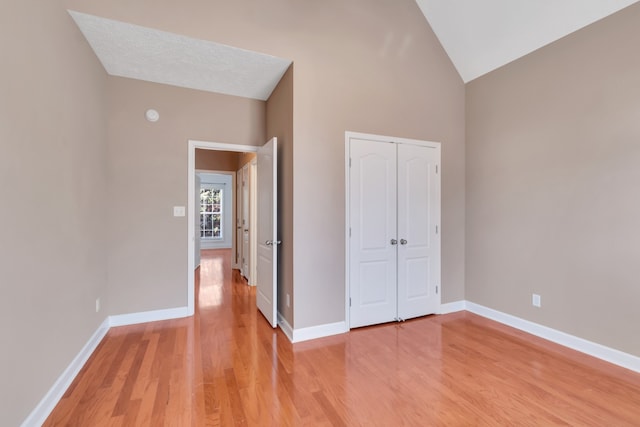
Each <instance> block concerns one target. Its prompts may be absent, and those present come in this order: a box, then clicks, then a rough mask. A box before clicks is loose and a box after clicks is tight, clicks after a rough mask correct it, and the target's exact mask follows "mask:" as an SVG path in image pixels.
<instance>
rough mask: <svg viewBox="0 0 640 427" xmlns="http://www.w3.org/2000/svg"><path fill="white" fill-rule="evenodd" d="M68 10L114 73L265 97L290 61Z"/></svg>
mask: <svg viewBox="0 0 640 427" xmlns="http://www.w3.org/2000/svg"><path fill="white" fill-rule="evenodd" d="M69 13H70V14H71V16H72V17H73V19H74V20H75V22H76V24H77V25H78V27H79V28H80V31H82V33H83V34H84V36H85V38H86V39H87V41H88V42H89V44H90V45H91V48H92V49H93V51H94V52H95V53H96V55H97V56H98V58H99V59H100V62H101V63H102V66H103V67H104V68H105V70H106V71H107V73H109V74H110V75H113V76H120V77H128V78H132V79H138V80H146V81H150V82H155V83H163V84H168V85H173V86H180V87H186V88H190V89H198V90H203V91H208V92H216V93H223V94H227V95H235V96H241V97H244V98H253V99H260V100H263V101H265V100H267V99H268V98H269V96H270V95H271V92H273V89H274V88H275V87H276V85H277V84H278V82H279V81H280V79H281V78H282V76H283V75H284V73H285V72H286V71H287V68H289V65H291V61H290V60H288V59H283V58H277V57H275V56H270V55H264V54H261V53H257V52H251V51H247V50H244V49H238V48H235V47H231V46H226V45H222V44H218V43H213V42H210V41H205V40H198V39H193V38H190V37H185V36H181V35H178V34H172V33H168V32H165V31H160V30H155V29H152V28H146V27H140V26H138V25H132V24H127V23H124V22H119V21H113V20H110V19H105V18H100V17H97V16H93V15H87V14H84V13H79V12H75V11H69Z"/></svg>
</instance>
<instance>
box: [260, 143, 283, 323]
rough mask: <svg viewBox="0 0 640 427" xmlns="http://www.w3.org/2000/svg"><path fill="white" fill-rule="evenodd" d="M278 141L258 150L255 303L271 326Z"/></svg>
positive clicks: (274, 296) (274, 306)
mask: <svg viewBox="0 0 640 427" xmlns="http://www.w3.org/2000/svg"><path fill="white" fill-rule="evenodd" d="M277 145H278V143H277V139H276V138H272V139H271V140H270V141H269V142H267V143H266V144H265V145H263V146H262V147H260V148H259V149H258V156H257V159H258V163H257V186H258V188H257V197H258V206H257V217H258V221H257V222H258V230H257V254H258V260H257V266H256V270H257V276H258V277H257V280H256V287H257V289H256V303H257V306H258V309H259V310H260V312H261V313H262V314H263V315H264V317H265V318H266V319H267V321H268V322H269V324H271V326H272V327H274V328H275V327H276V326H277V324H278V317H277V309H278V300H277V295H278V293H277V291H278V289H277V284H278V270H277V264H278V244H279V241H278V239H277V238H278V227H277V222H278V221H277V220H278V212H277V209H278V204H277V202H276V201H277V197H278V193H277V188H278V184H277V171H278V162H277Z"/></svg>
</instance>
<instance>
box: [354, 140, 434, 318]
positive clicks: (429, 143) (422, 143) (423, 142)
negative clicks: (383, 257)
mask: <svg viewBox="0 0 640 427" xmlns="http://www.w3.org/2000/svg"><path fill="white" fill-rule="evenodd" d="M351 138H354V139H365V140H370V141H379V142H394V143H401V144H412V145H419V146H423V147H431V148H435V149H436V150H437V152H436V153H437V158H438V160H437V163H438V165H439V166H440V165H442V151H441V147H442V144H441V143H439V142H434V141H426V140H419V139H410V138H398V137H395V136H385V135H375V134H369V133H361V132H352V131H346V132H345V133H344V177H345V179H344V183H345V190H344V195H345V199H344V213H345V216H344V244H345V269H344V273H345V277H344V283H345V286H344V291H345V296H344V317H345V322H346V325H347V330H350V329H351V309H350V307H351V301H350V297H351V280H350V278H351V274H350V273H351V257H350V254H349V251H350V234H351V233H350V228H351V227H350V224H349V218H350V217H351V210H350V208H349V205H350V201H351V194H350V191H349V189H350V188H351V187H350V185H351V174H350V166H351V165H350V160H351V159H350V156H349V154H350V152H351ZM440 169H442V167H441V166H440ZM438 174H440V176H442V170H439V171H438ZM437 197H438V206H439V207H440V209H439V211H438V212H437V221H436V224H437V226H438V228H439V236H440V238H439V239H438V246H439V247H438V253H439V259H440V266H439V267H438V272H439V276H440V280H438V282H439V283H438V284H437V286H438V287H439V290H438V305H440V306H441V305H442V271H441V266H442V218H441V213H442V179H440V180H439V188H438V196H437ZM438 311H439V310H438Z"/></svg>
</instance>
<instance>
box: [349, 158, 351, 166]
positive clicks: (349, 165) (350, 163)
mask: <svg viewBox="0 0 640 427" xmlns="http://www.w3.org/2000/svg"><path fill="white" fill-rule="evenodd" d="M349 167H351V157H349Z"/></svg>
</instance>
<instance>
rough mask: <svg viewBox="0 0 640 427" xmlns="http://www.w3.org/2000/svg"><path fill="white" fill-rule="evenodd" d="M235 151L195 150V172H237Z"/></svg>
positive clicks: (237, 157) (236, 154)
mask: <svg viewBox="0 0 640 427" xmlns="http://www.w3.org/2000/svg"><path fill="white" fill-rule="evenodd" d="M238 159H239V156H238V153H237V152H235V151H218V150H202V149H199V148H196V164H195V166H196V170H209V171H226V172H235V171H237V170H238Z"/></svg>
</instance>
